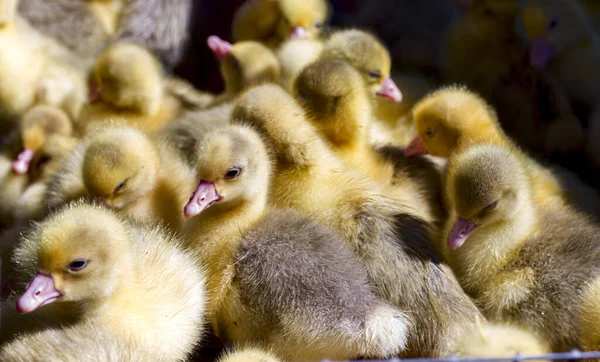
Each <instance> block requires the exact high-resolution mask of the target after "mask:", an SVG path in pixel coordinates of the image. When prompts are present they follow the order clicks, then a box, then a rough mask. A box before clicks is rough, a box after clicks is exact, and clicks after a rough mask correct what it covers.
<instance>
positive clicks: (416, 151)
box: [404, 136, 429, 157]
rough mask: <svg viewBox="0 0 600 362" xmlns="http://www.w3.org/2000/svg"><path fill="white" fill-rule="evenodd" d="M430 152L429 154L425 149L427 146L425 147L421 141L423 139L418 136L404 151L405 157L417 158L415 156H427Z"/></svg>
mask: <svg viewBox="0 0 600 362" xmlns="http://www.w3.org/2000/svg"><path fill="white" fill-rule="evenodd" d="M428 153H429V152H427V150H426V149H425V146H424V145H423V141H422V140H421V137H419V136H417V137H415V139H414V140H412V142H411V143H410V144H409V145H408V147H406V148H405V149H404V157H415V156H421V155H426V154H428Z"/></svg>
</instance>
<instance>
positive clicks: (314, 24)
mask: <svg viewBox="0 0 600 362" xmlns="http://www.w3.org/2000/svg"><path fill="white" fill-rule="evenodd" d="M328 17H329V4H328V2H327V0H277V1H273V0H250V1H247V2H246V3H244V5H242V6H241V7H240V8H239V9H238V10H237V11H236V12H235V15H234V17H233V23H232V26H231V29H232V30H231V32H232V34H233V39H234V40H235V41H243V40H255V41H260V42H263V43H265V44H267V45H269V46H270V47H273V48H274V47H277V46H278V45H279V44H281V43H282V42H284V41H286V40H288V39H290V38H294V39H296V38H308V39H316V38H318V37H319V36H320V35H321V33H322V32H323V29H324V27H325V25H326V22H327V20H328Z"/></svg>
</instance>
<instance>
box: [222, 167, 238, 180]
mask: <svg viewBox="0 0 600 362" xmlns="http://www.w3.org/2000/svg"><path fill="white" fill-rule="evenodd" d="M240 172H242V170H241V169H240V168H238V167H232V168H230V169H229V171H227V173H226V174H225V178H226V179H228V180H233V179H234V178H237V177H238V176H239V175H240Z"/></svg>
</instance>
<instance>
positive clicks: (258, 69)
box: [207, 35, 280, 105]
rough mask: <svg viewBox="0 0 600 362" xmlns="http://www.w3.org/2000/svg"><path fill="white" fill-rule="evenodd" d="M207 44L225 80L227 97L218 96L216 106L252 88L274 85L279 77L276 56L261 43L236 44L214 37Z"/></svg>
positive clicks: (245, 42)
mask: <svg viewBox="0 0 600 362" xmlns="http://www.w3.org/2000/svg"><path fill="white" fill-rule="evenodd" d="M207 44H208V46H209V48H210V49H211V50H212V51H213V53H214V54H215V57H217V59H218V60H219V63H220V69H221V76H222V77H223V80H224V81H225V94H223V95H221V96H220V97H218V98H217V99H216V100H215V101H214V102H213V105H216V104H220V103H223V102H226V101H230V100H232V98H234V97H235V96H237V95H238V94H239V93H241V92H242V91H243V90H244V89H246V88H248V87H250V86H253V85H257V84H260V83H268V82H275V81H277V79H278V78H279V72H280V67H279V61H278V60H277V57H275V54H274V53H273V52H272V51H271V50H270V49H269V48H267V47H266V46H264V45H262V44H261V43H259V42H256V41H242V42H238V43H236V44H235V45H233V44H231V43H229V42H227V41H225V40H222V39H221V38H219V37H218V36H216V35H211V36H209V37H208V39H207Z"/></svg>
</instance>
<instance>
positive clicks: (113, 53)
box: [91, 42, 163, 116]
mask: <svg viewBox="0 0 600 362" xmlns="http://www.w3.org/2000/svg"><path fill="white" fill-rule="evenodd" d="M93 82H94V83H93V84H92V86H91V87H92V90H95V91H97V92H98V94H99V96H100V98H101V99H102V101H104V102H106V103H108V104H110V105H111V106H113V107H115V108H118V109H123V110H130V111H134V112H140V113H142V114H144V115H148V116H152V115H154V114H156V112H158V109H159V107H160V103H161V97H162V94H163V83H162V69H161V65H160V63H159V62H158V60H157V59H156V58H155V57H154V56H153V55H152V53H151V52H150V51H149V50H147V49H146V48H144V47H142V46H140V45H137V44H133V43H126V42H121V43H117V44H114V45H112V46H110V47H109V48H108V49H106V50H105V51H104V52H103V53H102V54H100V56H99V57H98V59H97V60H96V64H95V65H94V70H93Z"/></svg>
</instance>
